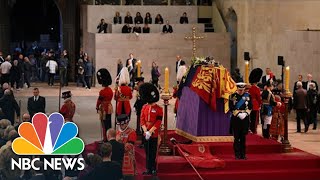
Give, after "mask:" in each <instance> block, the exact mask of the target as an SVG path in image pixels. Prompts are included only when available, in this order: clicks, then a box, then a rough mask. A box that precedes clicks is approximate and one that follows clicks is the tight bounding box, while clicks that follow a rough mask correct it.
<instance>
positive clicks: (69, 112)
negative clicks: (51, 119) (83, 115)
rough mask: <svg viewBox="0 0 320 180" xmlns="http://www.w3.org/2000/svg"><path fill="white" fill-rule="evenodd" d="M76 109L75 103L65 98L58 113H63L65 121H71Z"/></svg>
mask: <svg viewBox="0 0 320 180" xmlns="http://www.w3.org/2000/svg"><path fill="white" fill-rule="evenodd" d="M75 111H76V105H75V104H74V103H73V102H72V101H71V100H67V101H65V102H64V104H63V106H62V107H61V109H60V113H61V114H62V115H63V117H64V120H65V121H70V122H73V119H72V118H73V115H74V113H75Z"/></svg>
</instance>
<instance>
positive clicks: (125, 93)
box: [114, 86, 132, 115]
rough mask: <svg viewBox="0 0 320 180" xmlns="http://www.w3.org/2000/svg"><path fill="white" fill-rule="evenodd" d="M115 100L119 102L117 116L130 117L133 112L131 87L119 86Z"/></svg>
mask: <svg viewBox="0 0 320 180" xmlns="http://www.w3.org/2000/svg"><path fill="white" fill-rule="evenodd" d="M114 99H115V100H116V101H117V112H116V113H117V115H120V114H127V115H129V114H130V112H131V106H130V99H132V91H131V88H130V87H129V86H119V87H118V89H117V91H116V92H115V97H114ZM123 110H124V111H123Z"/></svg>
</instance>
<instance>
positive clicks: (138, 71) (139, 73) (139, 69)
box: [137, 60, 141, 77]
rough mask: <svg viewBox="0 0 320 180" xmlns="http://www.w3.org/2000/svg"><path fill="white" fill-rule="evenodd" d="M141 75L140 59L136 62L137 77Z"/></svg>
mask: <svg viewBox="0 0 320 180" xmlns="http://www.w3.org/2000/svg"><path fill="white" fill-rule="evenodd" d="M140 76H141V61H140V60H139V61H138V62H137V77H140Z"/></svg>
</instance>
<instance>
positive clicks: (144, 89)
mask: <svg viewBox="0 0 320 180" xmlns="http://www.w3.org/2000/svg"><path fill="white" fill-rule="evenodd" d="M139 94H140V97H141V99H142V100H144V101H145V102H147V103H149V104H150V103H154V102H158V101H159V99H160V94H159V91H158V89H157V87H155V86H154V85H153V84H151V83H144V84H142V85H141V86H140V88H139Z"/></svg>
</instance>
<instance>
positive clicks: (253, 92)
mask: <svg viewBox="0 0 320 180" xmlns="http://www.w3.org/2000/svg"><path fill="white" fill-rule="evenodd" d="M249 94H250V96H251V100H252V110H253V111H259V110H260V107H261V104H262V99H261V93H260V88H259V87H258V86H257V85H252V86H251V88H250V89H249Z"/></svg>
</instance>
